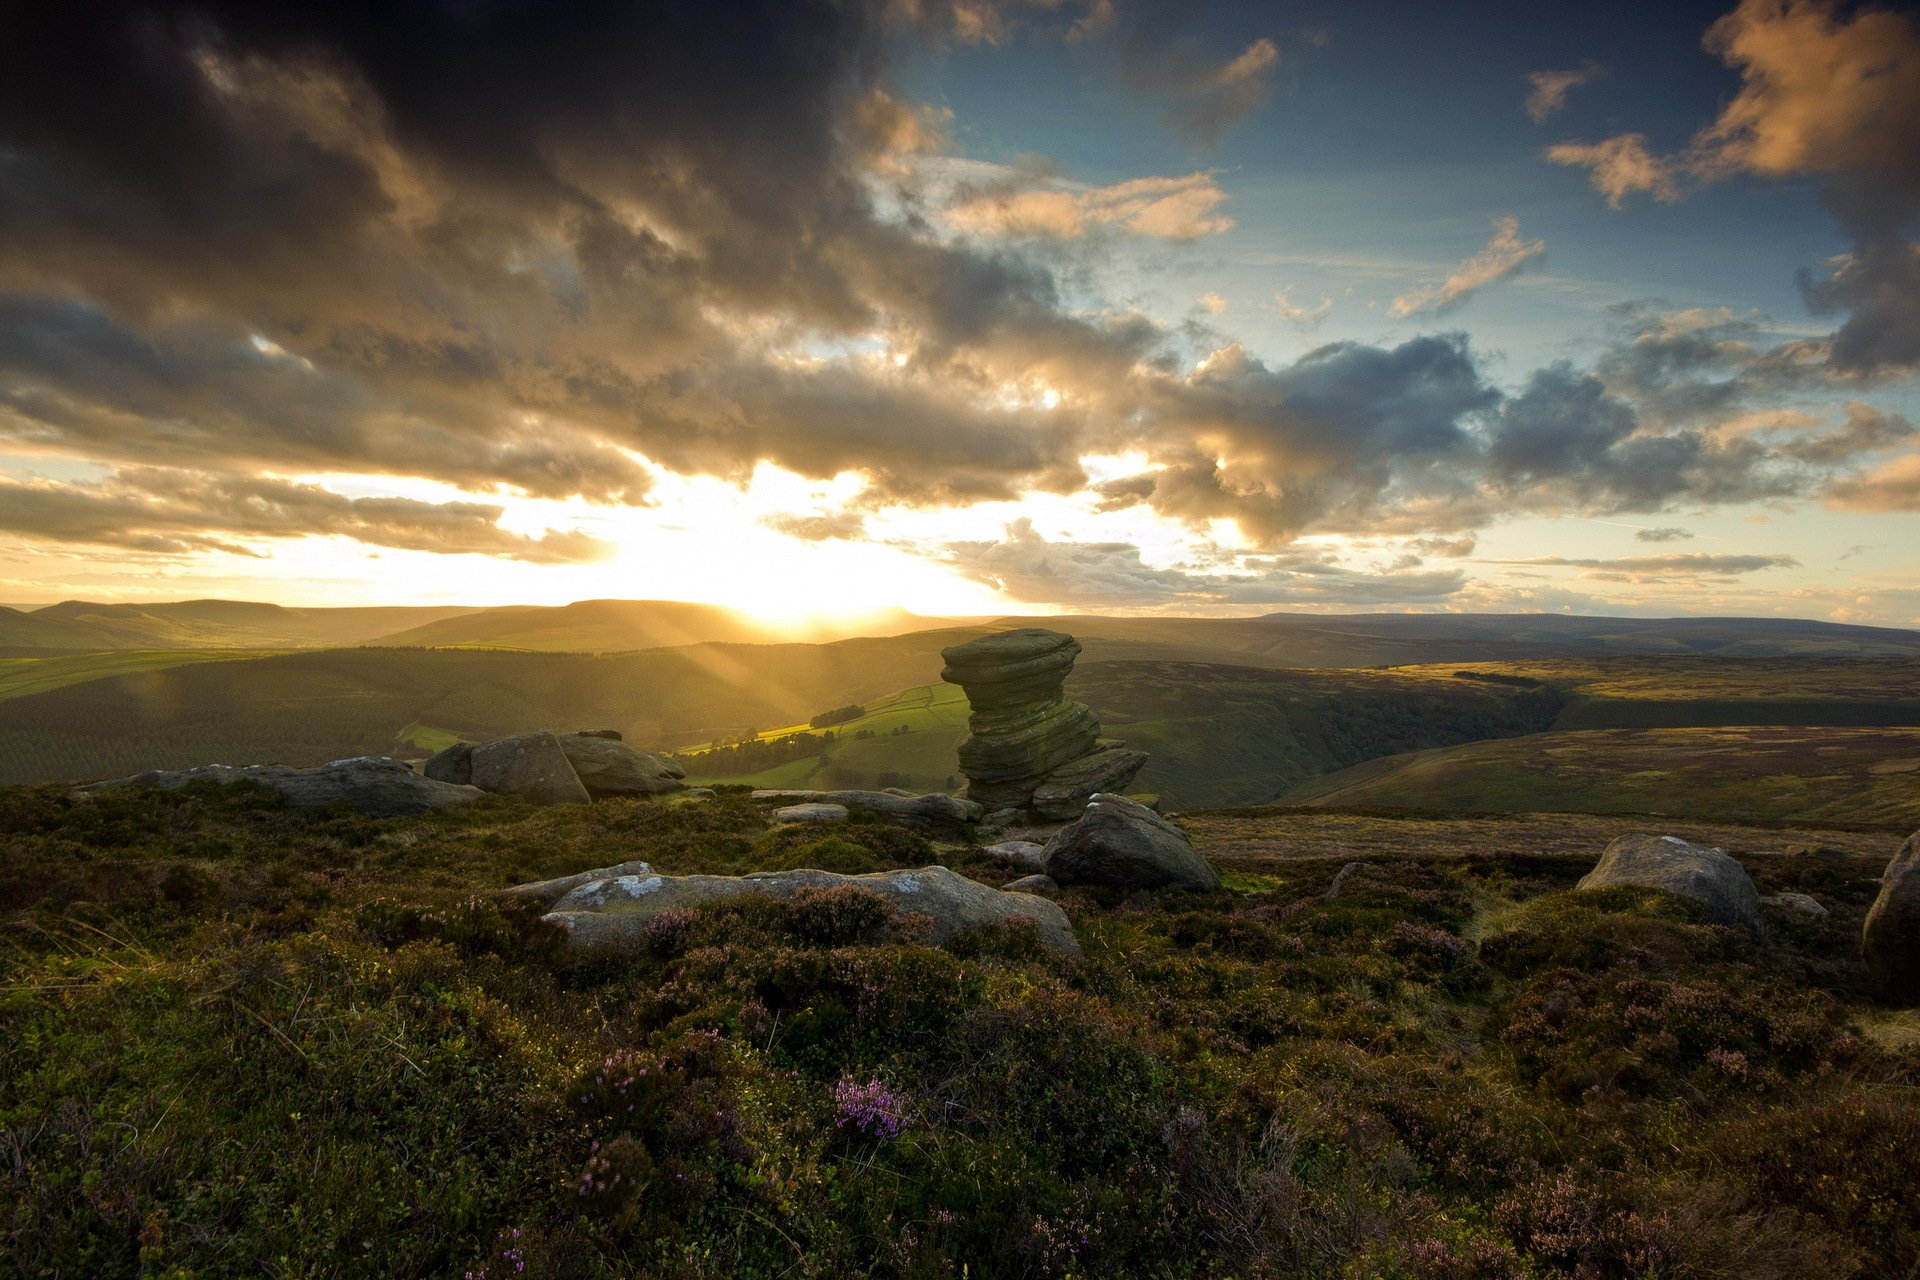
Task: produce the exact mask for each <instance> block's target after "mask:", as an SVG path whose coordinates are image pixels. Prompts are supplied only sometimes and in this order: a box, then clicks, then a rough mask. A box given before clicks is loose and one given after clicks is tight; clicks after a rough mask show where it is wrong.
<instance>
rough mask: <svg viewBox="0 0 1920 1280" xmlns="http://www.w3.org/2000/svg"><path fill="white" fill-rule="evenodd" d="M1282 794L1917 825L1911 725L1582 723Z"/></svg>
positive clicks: (1388, 764) (1508, 808)
mask: <svg viewBox="0 0 1920 1280" xmlns="http://www.w3.org/2000/svg"><path fill="white" fill-rule="evenodd" d="M1282 803H1285V804H1316V805H1328V806H1334V807H1341V808H1359V809H1382V808H1409V809H1430V810H1450V811H1464V812H1482V813H1488V812H1494V813H1501V812H1528V811H1535V812H1537V811H1572V812H1585V813H1641V814H1658V815H1668V816H1673V817H1683V818H1685V817H1714V818H1723V819H1732V820H1739V821H1767V822H1838V823H1854V824H1870V825H1881V826H1890V827H1895V828H1899V829H1910V828H1912V827H1915V826H1920V729H1861V728H1844V727H1842V728H1812V729H1809V728H1794V727H1775V726H1762V727H1735V728H1726V727H1720V728H1695V729H1589V730H1582V731H1575V732H1555V733H1541V734H1534V735H1531V736H1528V737H1524V738H1508V739H1504V740H1500V741H1489V742H1474V743H1468V744H1466V745H1464V746H1457V747H1448V748H1444V749H1441V750H1434V751H1421V752H1415V753H1412V754H1408V755H1397V756H1391V757H1388V758H1385V759H1379V760H1371V761H1368V762H1366V763H1364V764H1360V765H1357V766H1355V767H1353V768H1350V769H1343V770H1341V771H1339V772H1337V773H1333V774H1329V775H1328V776H1326V777H1322V778H1316V779H1314V780H1312V781H1310V782H1306V783H1303V784H1301V785H1300V786H1298V787H1295V788H1294V789H1293V790H1291V791H1289V792H1288V793H1287V794H1286V795H1285V796H1284V797H1283V798H1282Z"/></svg>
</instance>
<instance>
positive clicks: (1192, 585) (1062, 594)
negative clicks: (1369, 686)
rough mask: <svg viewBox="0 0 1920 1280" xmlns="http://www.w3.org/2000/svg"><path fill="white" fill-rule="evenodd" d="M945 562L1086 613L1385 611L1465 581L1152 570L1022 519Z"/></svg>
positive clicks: (1292, 569)
mask: <svg viewBox="0 0 1920 1280" xmlns="http://www.w3.org/2000/svg"><path fill="white" fill-rule="evenodd" d="M944 556H945V559H946V560H947V562H948V563H950V564H952V565H953V566H954V567H955V568H956V569H958V570H959V571H960V572H961V573H962V574H964V575H965V576H967V577H969V578H971V579H973V580H974V581H976V582H981V583H985V584H986V585H988V586H991V587H993V588H994V589H995V590H998V591H1001V592H1003V593H1005V594H1006V595H1007V596H1009V597H1010V598H1012V599H1015V600H1019V601H1022V602H1024V603H1030V604H1057V605H1066V606H1072V607H1079V608H1099V607H1106V606H1129V607H1140V606H1147V607H1156V606H1157V607H1176V606H1177V607H1180V608H1189V609H1190V608H1202V607H1207V606H1215V605H1235V604H1238V605H1258V604H1319V605H1353V606H1358V605H1378V604H1389V603H1413V602H1425V601H1433V600H1441V599H1445V598H1446V597H1448V596H1451V595H1453V594H1454V593H1456V592H1458V591H1459V590H1460V589H1461V588H1462V587H1463V586H1464V585H1465V581H1466V580H1465V575H1464V574H1461V573H1459V572H1457V571H1444V572H1423V573H1406V572H1393V571H1387V572H1379V573H1370V572H1366V571H1360V570H1354V569H1350V568H1347V567H1344V566H1340V565H1337V564H1334V563H1332V562H1330V561H1327V560H1324V559H1319V558H1316V557H1313V556H1310V555H1298V556H1278V557H1258V556H1252V557H1244V558H1242V560H1241V561H1240V565H1241V566H1242V571H1240V572H1234V573H1204V572H1195V571H1193V570H1189V569H1185V568H1154V567H1153V566H1150V565H1148V564H1147V563H1146V562H1145V561H1144V560H1143V559H1142V557H1141V554H1140V548H1139V547H1138V546H1136V545H1134V544H1133V543H1129V542H1072V541H1065V542H1054V541H1050V540H1048V539H1047V538H1046V537H1044V536H1043V535H1042V534H1040V533H1039V532H1038V531H1037V530H1035V529H1034V527H1033V522H1032V521H1031V520H1028V519H1025V518H1022V519H1018V520H1015V521H1013V522H1012V523H1011V524H1009V525H1008V526H1007V528H1006V532H1005V536H1004V537H1002V538H1001V539H999V540H998V541H993V542H954V543H949V544H948V545H947V546H946V548H945V552H944Z"/></svg>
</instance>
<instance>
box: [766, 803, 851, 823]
mask: <svg viewBox="0 0 1920 1280" xmlns="http://www.w3.org/2000/svg"><path fill="white" fill-rule="evenodd" d="M773 820H774V821H775V822H845V821H846V820H847V806H845V805H843V804H790V805H788V806H787V807H786V808H784V809H775V810H774V811H773Z"/></svg>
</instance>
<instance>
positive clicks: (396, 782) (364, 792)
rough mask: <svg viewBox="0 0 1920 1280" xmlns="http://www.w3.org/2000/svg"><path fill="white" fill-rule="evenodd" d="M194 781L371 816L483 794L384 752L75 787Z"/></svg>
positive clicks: (161, 773)
mask: <svg viewBox="0 0 1920 1280" xmlns="http://www.w3.org/2000/svg"><path fill="white" fill-rule="evenodd" d="M194 782H217V783H221V784H231V783H235V782H257V783H259V784H260V785H262V786H265V787H271V788H272V789H273V790H275V791H278V792H279V793H280V794H281V795H283V796H285V797H286V798H287V804H288V805H289V806H290V807H292V808H295V809H325V808H327V807H328V806H330V805H335V804H345V805H346V806H347V807H348V808H350V809H352V810H353V811H354V812H356V813H364V814H366V815H367V816H369V817H374V818H393V817H400V816H403V815H406V814H415V813H428V812H431V811H432V810H434V809H449V808H457V807H458V806H460V805H468V804H472V803H473V802H474V801H476V800H478V799H480V798H481V797H482V795H484V794H485V793H484V792H481V791H478V790H476V789H475V788H473V787H464V786H458V785H455V784H453V783H448V782H440V781H437V780H435V779H432V778H423V777H421V776H420V775H419V774H417V773H415V772H414V771H413V767H412V766H411V765H409V764H408V763H407V762H406V761H404V760H391V759H388V758H387V757H385V756H356V757H354V758H352V759H350V760H335V761H333V762H332V763H331V764H323V765H321V766H319V767H318V768H314V769H296V768H294V767H293V766H291V765H284V764H253V765H244V766H240V767H235V766H233V765H225V764H210V765H203V766H201V767H200V768H197V769H155V770H151V771H149V772H147V773H136V774H135V775H133V776H132V777H131V778H118V779H115V780H114V781H112V782H96V783H94V784H93V786H92V787H84V788H81V790H82V791H91V790H93V789H95V788H98V787H127V786H142V787H159V788H161V789H162V790H166V791H174V790H178V789H179V788H181V787H184V786H187V785H188V784H189V783H194Z"/></svg>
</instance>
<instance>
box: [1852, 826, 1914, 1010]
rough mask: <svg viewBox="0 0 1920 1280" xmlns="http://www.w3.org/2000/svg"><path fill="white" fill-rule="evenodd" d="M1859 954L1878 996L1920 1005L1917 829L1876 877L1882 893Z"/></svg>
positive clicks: (1870, 911) (1871, 911)
mask: <svg viewBox="0 0 1920 1280" xmlns="http://www.w3.org/2000/svg"><path fill="white" fill-rule="evenodd" d="M1860 954H1861V956H1862V958H1864V959H1865V960H1866V962H1867V973H1868V975H1869V976H1870V977H1871V978H1872V979H1873V981H1874V982H1875V984H1876V985H1878V986H1879V988H1880V990H1881V993H1882V994H1883V995H1885V996H1886V997H1887V998H1888V999H1889V1000H1892V1001H1893V1002H1894V1003H1896V1004H1900V1005H1916V1004H1920V831H1916V832H1915V833H1914V834H1912V835H1910V836H1908V837H1907V842H1906V843H1905V844H1903V845H1901V846H1900V852H1898V853H1896V854H1894V855H1893V861H1891V862H1889V863H1888V864H1887V869H1886V872H1885V873H1884V874H1882V875H1881V877H1880V895H1879V896H1878V897H1876V898H1875V899H1874V900H1873V906H1872V907H1871V908H1869V909H1868V911H1867V922H1866V925H1865V926H1864V927H1863V928H1862V929H1861V930H1860Z"/></svg>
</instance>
